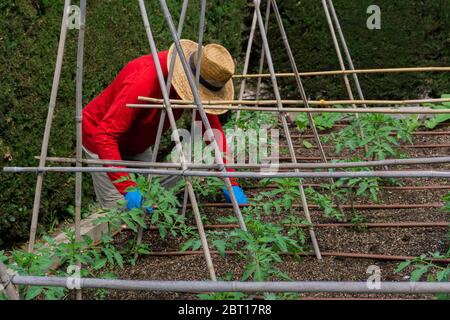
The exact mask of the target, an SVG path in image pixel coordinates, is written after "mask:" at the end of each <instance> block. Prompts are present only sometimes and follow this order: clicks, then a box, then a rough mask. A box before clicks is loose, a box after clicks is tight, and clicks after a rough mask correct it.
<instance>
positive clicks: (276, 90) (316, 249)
mask: <svg viewBox="0 0 450 320" xmlns="http://www.w3.org/2000/svg"><path fill="white" fill-rule="evenodd" d="M254 4H255V10H256V14H257V17H258V24H259V30H260V31H261V38H262V42H263V48H264V51H265V55H266V61H267V65H268V67H269V70H270V74H271V75H272V76H271V81H272V86H273V91H274V94H275V97H276V101H277V107H278V109H279V116H280V119H281V122H282V125H283V130H284V134H285V137H286V140H287V143H288V145H289V152H290V156H291V161H292V163H297V158H296V155H295V149H294V145H293V143H292V139H291V136H290V132H289V126H288V123H287V119H286V112H285V111H284V110H283V104H282V102H281V95H280V91H279V88H278V83H277V79H276V77H275V69H274V66H273V62H272V55H271V53H270V48H269V41H268V40H267V34H266V28H265V26H264V23H263V18H262V15H261V11H260V9H259V4H260V0H254ZM296 171H298V170H297V169H296ZM299 191H300V198H301V202H302V205H303V211H304V214H305V217H306V220H307V221H308V222H310V223H311V217H310V214H309V209H308V202H307V200H306V195H305V190H304V188H303V184H302V181H301V180H299ZM308 230H309V235H310V238H311V241H312V244H313V247H314V252H315V254H316V257H317V259H319V260H321V259H322V256H321V255H320V249H319V245H318V243H317V238H316V234H315V232H314V228H313V227H310V228H309V229H308Z"/></svg>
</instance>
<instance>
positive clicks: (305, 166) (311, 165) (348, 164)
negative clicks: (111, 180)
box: [36, 157, 450, 170]
mask: <svg viewBox="0 0 450 320" xmlns="http://www.w3.org/2000/svg"><path fill="white" fill-rule="evenodd" d="M36 158H38V159H39V157H36ZM47 161H48V162H60V163H76V161H77V160H76V159H75V158H59V157H48V158H47ZM82 163H85V164H93V165H111V166H128V167H141V168H175V169H181V164H180V163H173V162H172V163H169V162H167V163H160V162H143V161H118V160H96V159H85V160H82ZM440 163H450V157H432V158H412V159H388V160H375V161H360V162H336V163H333V162H331V163H330V162H328V163H279V164H278V165H277V166H278V168H279V169H342V168H358V167H381V166H399V165H422V164H440ZM186 166H187V168H188V169H203V170H211V169H216V168H217V166H216V165H215V164H203V163H186ZM271 167H272V165H270V164H246V163H243V164H234V163H232V164H231V163H230V164H226V165H225V168H232V169H265V168H271Z"/></svg>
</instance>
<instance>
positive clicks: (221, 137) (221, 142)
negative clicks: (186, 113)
mask: <svg viewBox="0 0 450 320" xmlns="http://www.w3.org/2000/svg"><path fill="white" fill-rule="evenodd" d="M207 116H208V120H209V123H210V125H211V129H213V130H214V131H213V132H214V133H215V134H216V136H215V138H216V141H217V144H218V146H219V149H220V151H221V152H222V154H225V156H224V157H223V163H225V164H226V163H227V158H228V159H230V158H231V155H230V150H228V147H227V138H226V136H225V133H224V132H223V128H222V124H221V123H220V120H219V117H218V116H217V115H214V114H207ZM195 120H197V121H202V119H201V117H200V114H199V113H198V112H196V119H195ZM205 131H206V128H205V126H204V125H202V133H203V134H204V133H205ZM217 134H218V135H217ZM206 144H207V145H209V144H210V141H206ZM227 171H228V172H234V169H232V168H227ZM230 180H231V184H232V185H233V186H238V185H239V183H238V182H237V179H236V178H230Z"/></svg>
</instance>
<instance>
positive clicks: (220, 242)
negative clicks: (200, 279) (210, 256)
mask: <svg viewBox="0 0 450 320" xmlns="http://www.w3.org/2000/svg"><path fill="white" fill-rule="evenodd" d="M212 243H213V244H214V246H215V247H216V249H217V251H218V252H219V255H220V256H222V257H224V256H225V246H226V243H225V241H223V240H213V242H212Z"/></svg>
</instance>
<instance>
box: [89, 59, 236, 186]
mask: <svg viewBox="0 0 450 320" xmlns="http://www.w3.org/2000/svg"><path fill="white" fill-rule="evenodd" d="M158 57H159V60H160V62H161V67H162V71H163V74H164V77H165V78H167V74H168V70H167V57H168V51H162V52H159V53H158ZM139 96H145V97H153V98H162V93H161V89H160V86H159V82H158V76H157V73H156V67H155V64H154V61H153V56H152V55H146V56H142V57H140V58H137V59H135V60H133V61H131V62H130V63H128V64H127V65H126V66H125V67H124V68H123V69H122V71H120V73H119V74H118V75H117V77H116V78H115V79H114V81H113V82H112V83H111V84H110V85H109V86H108V88H106V90H104V91H103V92H102V93H101V94H100V95H99V96H97V97H96V98H95V99H94V100H93V101H92V102H91V103H89V104H88V105H87V106H86V108H84V110H83V145H84V146H85V147H86V148H87V149H89V150H90V151H92V152H94V153H96V154H98V156H99V158H100V159H102V160H121V159H122V156H121V155H123V154H126V155H134V154H139V153H142V152H144V151H145V150H147V149H148V148H149V147H150V146H153V145H154V144H155V140H156V133H157V131H158V124H159V119H160V115H161V109H144V108H128V107H126V105H127V104H138V103H142V102H141V101H139V100H138V97H139ZM170 96H171V98H177V95H176V92H175V90H173V89H172V90H171V93H170ZM182 113H183V110H182V109H174V110H173V114H174V117H175V119H178V118H180V117H181V115H182ZM197 115H198V114H197ZM198 119H200V118H199V117H198ZM208 119H209V122H210V124H211V127H212V129H217V132H220V135H221V139H220V140H221V143H219V148H220V149H221V151H222V152H225V154H226V155H227V156H229V152H228V150H227V146H226V139H225V134H224V133H223V130H222V126H221V124H220V121H219V117H218V116H216V115H210V114H208ZM169 127H170V124H169V121H168V119H167V117H166V121H165V123H164V129H163V130H164V131H166V130H167V129H168V128H169ZM204 130H205V129H204V126H203V131H204ZM224 161H225V162H226V159H225V158H224ZM229 171H232V170H229ZM108 176H109V178H110V179H111V181H112V182H113V183H114V181H116V180H118V179H119V178H121V177H123V176H128V174H127V173H108ZM232 183H233V184H234V185H237V183H236V181H235V180H234V179H233V180H232ZM114 185H115V186H116V188H117V190H118V191H119V192H120V193H122V194H125V193H126V191H125V190H126V189H127V188H128V187H131V186H134V185H135V184H134V183H133V182H132V181H130V180H128V181H123V182H119V183H114Z"/></svg>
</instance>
